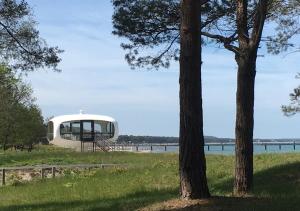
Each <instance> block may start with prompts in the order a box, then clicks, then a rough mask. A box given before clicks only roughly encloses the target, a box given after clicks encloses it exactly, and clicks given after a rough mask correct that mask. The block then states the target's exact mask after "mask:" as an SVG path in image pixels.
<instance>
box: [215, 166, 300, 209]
mask: <svg viewBox="0 0 300 211" xmlns="http://www.w3.org/2000/svg"><path fill="white" fill-rule="evenodd" d="M232 185H233V179H229V180H226V181H224V182H221V183H218V184H216V185H214V187H213V188H214V189H215V190H217V191H219V192H224V193H225V192H232ZM253 195H254V196H255V197H247V198H235V197H217V198H216V199H212V200H213V201H214V200H215V204H217V205H220V206H221V207H222V208H223V207H225V209H222V210H236V209H235V206H236V207H237V210H239V209H240V210H299V207H300V162H294V163H289V164H285V165H279V166H275V167H272V168H269V169H265V170H262V171H259V172H256V173H255V174H254V190H253ZM230 204H234V206H230ZM227 207H229V208H230V209H226V208H227Z"/></svg>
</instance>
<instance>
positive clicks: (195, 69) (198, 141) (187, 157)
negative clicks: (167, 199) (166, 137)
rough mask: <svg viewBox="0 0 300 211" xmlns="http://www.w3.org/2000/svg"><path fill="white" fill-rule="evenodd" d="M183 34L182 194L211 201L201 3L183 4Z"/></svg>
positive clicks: (189, 1)
mask: <svg viewBox="0 0 300 211" xmlns="http://www.w3.org/2000/svg"><path fill="white" fill-rule="evenodd" d="M181 12H182V13H181V30H180V33H181V34H180V36H181V41H180V47H181V52H180V79H179V83H180V134H179V174H180V193H181V197H182V198H184V199H195V198H208V197H209V196H210V194H209V190H208V186H207V179H206V161H205V155H204V137H203V113H202V112H203V111H202V90H201V42H200V40H201V38H200V24H199V22H200V21H199V19H200V17H201V13H200V1H199V0H182V1H181Z"/></svg>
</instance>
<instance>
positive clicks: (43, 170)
mask: <svg viewBox="0 0 300 211" xmlns="http://www.w3.org/2000/svg"><path fill="white" fill-rule="evenodd" d="M44 177H45V169H44V168H42V169H41V178H42V179H44Z"/></svg>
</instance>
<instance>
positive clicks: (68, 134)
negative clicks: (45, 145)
mask: <svg viewBox="0 0 300 211" xmlns="http://www.w3.org/2000/svg"><path fill="white" fill-rule="evenodd" d="M118 133H119V130H118V123H117V121H116V120H115V119H113V118H112V117H109V116H102V115H92V114H83V113H82V112H80V114H74V115H63V116H57V117H54V118H52V119H50V120H49V122H48V134H47V137H48V140H49V142H50V143H51V144H54V145H57V146H60V147H65V148H72V149H74V150H76V151H90V150H93V151H94V150H95V148H96V147H97V146H98V147H100V148H101V147H105V145H107V143H111V142H115V141H116V140H117V138H118Z"/></svg>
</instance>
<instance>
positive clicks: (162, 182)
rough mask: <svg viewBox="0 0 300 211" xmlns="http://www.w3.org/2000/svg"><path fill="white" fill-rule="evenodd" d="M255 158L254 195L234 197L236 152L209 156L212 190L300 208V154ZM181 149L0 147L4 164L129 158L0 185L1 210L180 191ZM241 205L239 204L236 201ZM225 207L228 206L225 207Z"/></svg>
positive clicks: (133, 203)
mask: <svg viewBox="0 0 300 211" xmlns="http://www.w3.org/2000/svg"><path fill="white" fill-rule="evenodd" d="M254 160H255V177H254V178H255V180H254V186H255V189H254V190H253V195H254V198H252V199H245V200H240V199H239V200H235V199H234V198H231V197H230V196H231V195H232V184H233V177H232V175H233V172H234V157H233V156H221V155H208V156H207V175H208V182H209V186H210V190H211V193H212V194H213V195H218V196H228V197H227V198H226V200H221V202H215V203H216V204H219V206H221V207H230V209H228V210H235V209H236V210H269V208H270V210H271V209H272V210H297V208H298V207H300V154H299V153H298V154H297V153H290V154H263V155H257V156H255V158H254ZM177 161H178V155H176V154H154V153H153V154H151V153H126V152H112V153H100V152H97V153H77V152H73V151H70V150H65V149H59V148H54V147H42V148H40V149H39V150H36V151H33V152H31V153H28V152H10V151H8V152H5V153H3V152H0V166H22V165H35V164H69V163H124V164H125V163H126V164H129V166H128V168H116V169H104V170H97V171H94V170H92V171H90V172H86V173H85V174H78V175H70V176H66V177H60V178H55V179H46V180H43V181H41V180H37V181H32V182H29V183H24V184H20V185H17V186H5V187H1V188H0V210H4V211H6V210H134V209H138V208H142V207H145V206H149V205H151V204H153V203H158V202H162V201H165V200H168V199H174V198H176V197H178V184H179V181H178V162H177ZM235 205H236V207H235ZM224 210H226V209H224Z"/></svg>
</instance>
